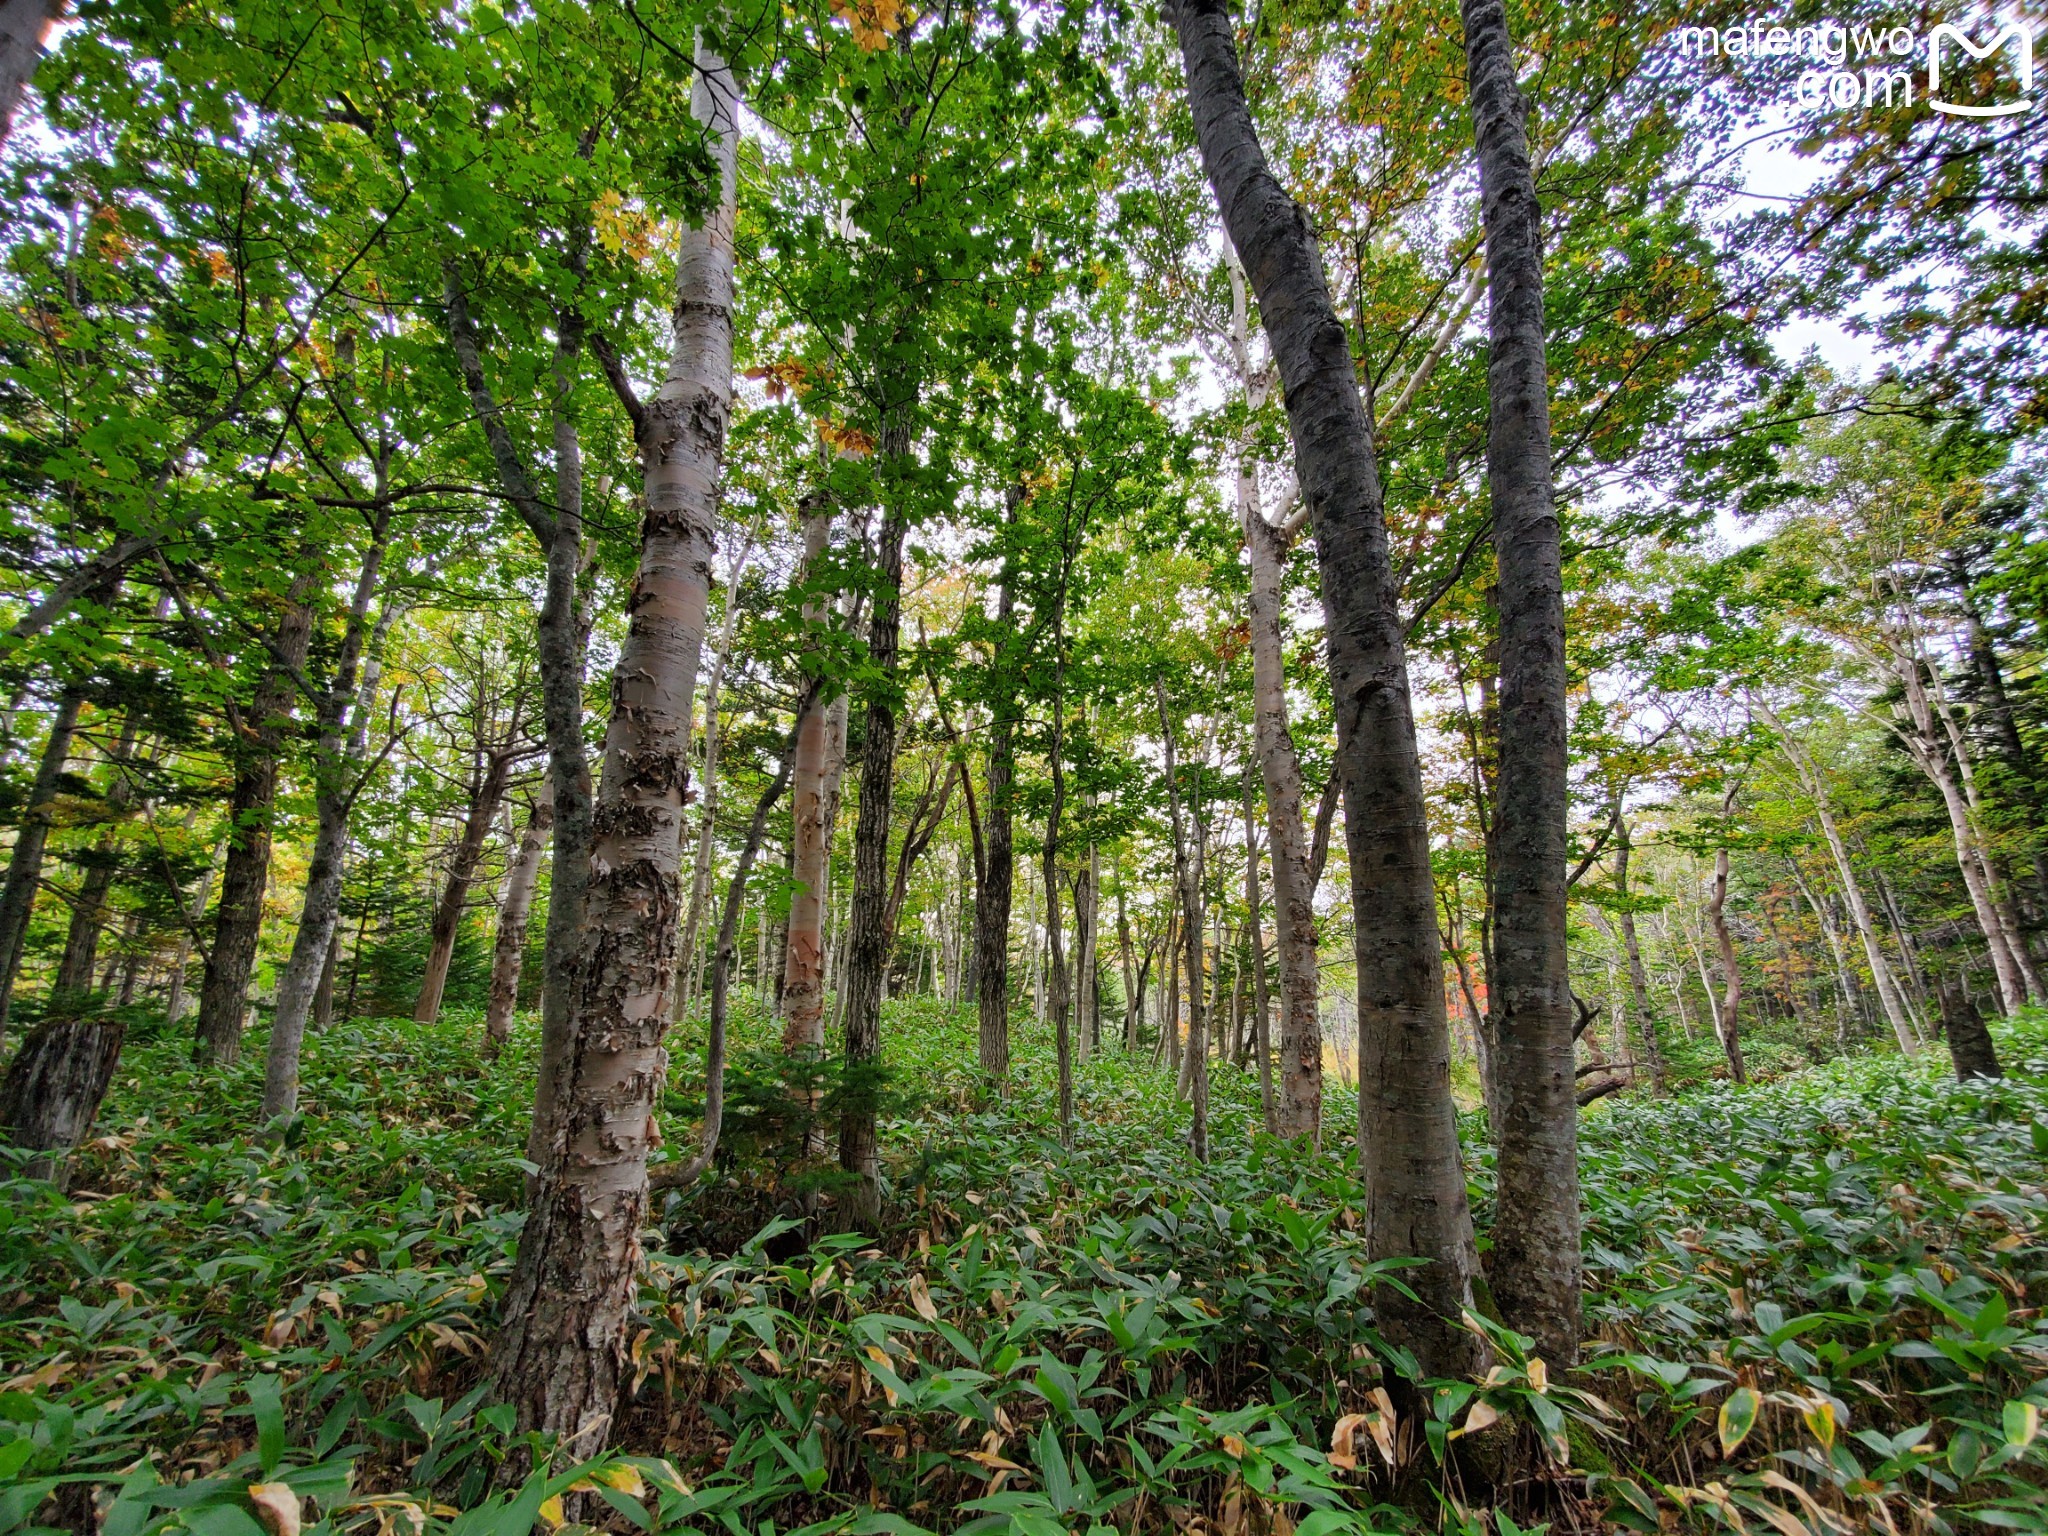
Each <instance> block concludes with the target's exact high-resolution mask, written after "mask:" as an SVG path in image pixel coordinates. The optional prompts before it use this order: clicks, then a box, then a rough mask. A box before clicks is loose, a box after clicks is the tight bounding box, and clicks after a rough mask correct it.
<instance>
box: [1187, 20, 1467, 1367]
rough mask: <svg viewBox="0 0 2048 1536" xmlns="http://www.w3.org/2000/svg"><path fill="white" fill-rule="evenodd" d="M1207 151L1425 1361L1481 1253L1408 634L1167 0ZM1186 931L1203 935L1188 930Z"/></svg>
mask: <svg viewBox="0 0 2048 1536" xmlns="http://www.w3.org/2000/svg"><path fill="white" fill-rule="evenodd" d="M1174 26H1175V29H1176V31H1177V33H1178V35H1179V41H1180V49H1181V56H1182V59H1183V61H1184V62H1185V64H1186V68H1187V77H1188V100H1189V104H1190V106H1191V108H1192V109H1193V114H1194V121H1195V133H1196V138H1197V140H1198V142H1199V144H1200V147H1201V153H1202V163H1203V167H1204V169H1205V170H1206V172H1207V174H1208V177H1209V180H1210V183H1211V185H1212V186H1214V188H1215V189H1216V200H1217V204H1218V207H1219V208H1220V209H1221V211H1222V214H1223V222H1224V227H1225V230H1226V232H1227V233H1228V235H1229V238H1230V242H1231V244H1232V245H1233V246H1234V247H1235V248H1236V249H1237V252H1238V254H1239V256H1240V257H1241V258H1242V259H1243V262H1244V266H1245V271H1246V274H1247V276H1249V277H1250V279H1251V282H1252V289H1253V292H1254V293H1255V294H1256V295H1257V297H1258V301H1259V305H1260V308H1261V311H1262V315H1263V320H1264V325H1265V330H1266V334H1267V336H1268V337H1269V338H1270V339H1271V341H1272V344H1273V353H1274V357H1275V359H1276V361H1277V362H1278V363H1279V366H1280V376H1281V382H1282V386H1283V398H1284V400H1285V401H1286V406H1287V418H1288V426H1289V430H1290V433H1291V435H1292V437H1293V441H1294V456H1295V465H1296V471H1297V478H1298V479H1299V481H1300V484H1301V489H1302V496H1303V499H1304V500H1305V501H1306V502H1307V503H1308V507H1309V514H1310V517H1311V519H1312V521H1313V524H1314V527H1315V531H1316V549H1317V559H1318V563H1319V565H1320V567H1321V581H1322V591H1323V609H1324V625H1325V635H1326V653H1327V660H1328V665H1329V670H1330V681H1331V690H1332V694H1333V698H1334V702H1335V713H1336V727H1337V772H1338V773H1339V774H1340V775H1342V778H1343V784H1344V802H1345V809H1346V815H1345V824H1346V837H1347V839H1348V841H1349V845H1350V854H1351V858H1350V865H1351V886H1352V907H1353V911H1354V915H1355V919H1356V920H1355V922H1354V924H1353V928H1354V933H1355V936H1356V937H1355V946H1356V957H1357V964H1358V1004H1359V1035H1360V1039H1361V1042H1362V1044H1361V1060H1360V1078H1361V1082H1363V1083H1368V1084H1371V1085H1372V1087H1371V1088H1370V1089H1368V1090H1367V1091H1365V1092H1363V1093H1361V1095H1360V1098H1361V1104H1362V1106H1363V1108H1362V1110H1361V1116H1362V1120H1363V1126H1364V1131H1365V1139H1366V1144H1367V1147H1368V1156H1367V1170H1366V1172H1367V1179H1366V1182H1367V1188H1368V1203H1369V1206H1370V1238H1369V1251H1370V1253H1371V1254H1372V1256H1373V1257H1375V1258H1392V1257H1396V1256H1412V1257H1416V1258H1419V1259H1421V1260H1423V1261H1424V1262H1423V1263H1422V1265H1421V1266H1419V1267H1417V1268H1414V1269H1408V1270H1404V1271H1403V1272H1402V1280H1403V1283H1404V1284H1405V1285H1406V1287H1407V1288H1408V1289H1409V1290H1410V1291H1412V1293H1413V1295H1414V1300H1412V1301H1411V1300H1409V1299H1408V1298H1407V1297H1405V1296H1403V1295H1401V1294H1399V1293H1397V1292H1395V1291H1393V1290H1392V1289H1391V1288H1389V1289H1388V1290H1386V1291H1383V1292H1381V1293H1380V1294H1379V1296H1378V1298H1377V1305H1378V1306H1379V1308H1380V1312H1379V1317H1380V1326H1381V1328H1382V1329H1383V1331H1385V1332H1386V1333H1387V1335H1388V1336H1389V1337H1390V1338H1391V1339H1393V1340H1394V1341H1395V1342H1397V1343H1400V1344H1402V1345H1404V1346H1406V1347H1408V1348H1410V1349H1412V1350H1413V1351H1414V1352H1415V1355H1416V1357H1417V1362H1418V1364H1419V1365H1420V1367H1421V1369H1422V1372H1423V1374H1424V1375H1426V1376H1429V1375H1436V1376H1447V1375H1463V1374H1466V1373H1467V1372H1468V1371H1469V1370H1471V1369H1473V1368H1475V1367H1477V1366H1479V1365H1480V1364H1481V1362H1482V1361H1483V1359H1484V1356H1485V1350H1484V1348H1483V1346H1482V1345H1481V1343H1480V1341H1479V1340H1478V1339H1477V1338H1476V1337H1475V1336H1474V1335H1473V1334H1472V1333H1471V1332H1470V1331H1468V1330H1467V1329H1466V1328H1465V1327H1464V1326H1463V1324H1462V1319H1463V1314H1464V1311H1465V1309H1466V1308H1467V1307H1468V1306H1469V1305H1470V1304H1471V1300H1472V1282H1473V1279H1474V1276H1475V1275H1476V1274H1477V1272H1478V1253H1477V1250H1476V1247H1475V1245H1474V1242H1473V1236H1472V1217H1471V1211H1470V1208H1469V1207H1468V1205H1467V1203H1466V1197H1465V1174H1464V1166H1463V1163H1462V1161H1461V1159H1460V1156H1459V1151H1458V1127H1457V1118H1456V1108H1455V1105H1454V1104H1453V1102H1452V1099H1451V1077H1450V1071H1451V1069H1450V1033H1449V1022H1448V1018H1447V1016H1446V1013H1445V1009H1444V992H1443V957H1442V953H1441V951H1440V949H1439V947H1438V939H1437V930H1436V891H1435V885H1434V879H1433V876H1432V874H1431V870H1430V860H1429V824H1428V818H1427V814H1426V808H1425V805H1424V800H1423V789H1422V764H1421V758H1420V755H1419V753H1418V751H1417V745H1416V733H1415V717H1414V712H1413V706H1412V702H1411V700H1410V696H1409V687H1408V660H1407V640H1406V633H1405V629H1404V625H1403V621H1402V618H1401V613H1400V605H1399V593H1398V590H1397V584H1396V582H1395V580H1394V572H1393V564H1392V560H1391V556H1390V552H1389V550H1388V546H1387V532H1386V524H1385V521H1384V516H1383V506H1382V500H1381V491H1380V483H1379V466H1378V462H1377V457H1376V455H1375V453H1374V449H1373V442H1372V424H1371V421H1370V419H1369V417H1368V416H1367V413H1366V409H1365V403H1364V402H1363V401H1362V400H1361V399H1360V398H1359V391H1358V384H1357V373H1356V370H1355V368H1354V366H1353V362H1352V357H1351V347H1350V342H1349V339H1348V337H1347V336H1346V333H1345V330H1344V325H1343V322H1342V321H1341V320H1339V319H1338V317H1337V314H1336V310H1335V308H1334V307H1333V306H1332V304H1331V301H1330V293H1329V287H1328V284H1327V282H1326V281H1325V279H1324V276H1323V268H1322V258H1321V254H1320V252H1319V251H1318V250H1317V247H1316V242H1315V238H1314V235H1313V233H1312V232H1311V229H1310V226H1309V223H1308V220H1307V218H1306V217H1305V216H1304V215H1303V213H1302V211H1301V210H1300V208H1299V207H1297V206H1296V205H1295V203H1294V201H1293V199H1291V198H1290V197H1289V196H1288V195H1287V193H1286V191H1285V190H1284V189H1283V188H1282V187H1281V186H1280V184H1279V182H1278V181H1277V180H1275V179H1274V177H1273V175H1272V172H1271V171H1270V170H1269V169H1268V167H1267V164H1266V157H1265V154H1264V152H1263V151H1262V150H1261V149H1260V147H1259V143H1258V138H1257V135H1256V133H1255V131H1254V129H1253V127H1252V120H1251V113H1250V111H1249V109H1248V108H1247V106H1246V104H1245V99H1244V84H1243V80H1242V78H1241V76H1240V75H1239V73H1238V63H1237V48H1236V41H1235V38H1234V36H1233V32H1232V26H1233V23H1232V19H1231V12H1230V10H1229V8H1228V7H1227V6H1226V5H1224V4H1223V3H1222V0H1179V3H1178V4H1177V5H1176V7H1175V11H1174ZM1196 942H1199V940H1197V941H1196Z"/></svg>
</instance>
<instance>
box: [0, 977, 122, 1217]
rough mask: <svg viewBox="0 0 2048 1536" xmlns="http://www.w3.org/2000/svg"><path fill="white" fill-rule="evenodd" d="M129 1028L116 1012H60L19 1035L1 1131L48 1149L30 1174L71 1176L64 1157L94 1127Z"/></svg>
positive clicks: (2, 1097) (60, 1182)
mask: <svg viewBox="0 0 2048 1536" xmlns="http://www.w3.org/2000/svg"><path fill="white" fill-rule="evenodd" d="M126 1033H127V1026H125V1025H124V1024H122V1023H121V1021H120V1020H119V1019H116V1018H109V1017H96V1018H83V1019H67V1018H56V1019H50V1020H48V1021H47V1022H45V1023H43V1024H41V1025H39V1026H38V1027H37V1028H35V1029H33V1030H31V1031H30V1032H29V1035H28V1038H26V1039H25V1040H23V1041H22V1042H21V1049H20V1050H18V1051H16V1052H15V1053H14V1060H13V1061H12V1062H11V1063H9V1065H8V1068H7V1077H6V1080H5V1082H4V1083H0V1135H4V1136H5V1137H6V1138H7V1140H9V1141H10V1142H12V1143H13V1144H14V1145H15V1146H17V1147H22V1148H25V1149H28V1150H31V1151H36V1152H47V1153H48V1154H49V1156H47V1157H39V1158H35V1159H32V1160H31V1161H30V1162H29V1164H28V1166H27V1168H26V1169H25V1170H24V1172H25V1173H26V1175H27V1176H28V1177H29V1178H31V1179H51V1180H54V1181H55V1183H56V1184H57V1186H58V1188H60V1189H61V1188H63V1187H64V1186H65V1185H66V1184H68V1183H69V1182H70V1170H69V1167H68V1164H67V1162H66V1159H67V1158H68V1157H69V1155H70V1153H71V1150H72V1149H73V1148H74V1147H76V1146H77V1145H78V1144H79V1143H80V1142H81V1141H83V1140H85V1138H86V1136H87V1134H88V1133H90V1132H91V1130H92V1123H93V1120H94V1119H95V1118H96V1117H97V1116H98V1114H99V1112H100V1101H101V1100H102V1099H104V1098H105V1097H106V1096H107V1088H108V1086H109V1085H110V1084H111V1083H112V1082H113V1080H114V1069H115V1068H116V1067H117V1066H119V1065H120V1062H121V1041H122V1039H123V1037H124V1036H125V1035H126Z"/></svg>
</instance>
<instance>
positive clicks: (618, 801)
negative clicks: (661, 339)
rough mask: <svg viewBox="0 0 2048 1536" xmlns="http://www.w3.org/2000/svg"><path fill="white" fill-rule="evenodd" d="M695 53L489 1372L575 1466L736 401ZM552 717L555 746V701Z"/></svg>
mask: <svg viewBox="0 0 2048 1536" xmlns="http://www.w3.org/2000/svg"><path fill="white" fill-rule="evenodd" d="M696 62H697V77H696V85H695V89H694V92H693V97H692V102H691V110H692V113H693V115H694V116H695V117H696V119H697V121H698V122H699V123H701V124H703V125H704V128H705V133H706V138H707V142H708V147H709V148H710V149H711V151H712V155H713V161H714V163H715V164H716V165H717V167H718V170H719V197H718V199H717V201H716V203H715V204H714V205H713V206H712V207H711V208H710V209H709V210H708V211H707V212H706V214H705V216H704V219H703V222H702V223H701V224H698V225H695V226H693V227H691V228H689V229H687V230H685V232H684V234H683V237H682V242H681V250H680V252H679V254H678V259H677V270H676V287H675V300H676V302H675V305H674V308H673V312H672V313H673V321H674V331H675V340H674V346H673V349H672V352H671V359H670V365H669V369H668V374H667V377H666V378H665V380H664V381H663V383H662V385H661V388H660V390H659V392H658V393H657V394H656V395H655V396H654V397H653V398H652V399H651V400H649V401H648V402H647V404H646V406H645V408H644V410H641V411H638V412H636V426H637V427H638V429H639V430H638V437H639V442H640V449H641V469H642V475H643V481H644V497H643V499H644V502H645V507H646V511H645V516H644V519H643V521H642V524H641V530H640V559H639V568H638V570H637V572H636V574H635V577H634V581H633V590H632V593H631V595H630V597H629V598H628V600H627V612H628V614H629V615H630V617H629V621H628V627H627V632H626V637H625V640H624V642H623V644H622V645H621V647H620V652H619V661H618V666H617V669H616V671H615V672H614V674H613V678H612V711H611V721H610V725H609V727H608V729H607V731H606V736H605V768H604V780H603V785H604V788H603V800H602V802H601V803H600V804H599V806H598V807H597V809H596V810H595V812H594V813H593V815H592V817H591V821H590V833H591V841H590V844H589V848H588V853H587V857H586V858H585V859H584V861H583V867H582V868H581V869H580V870H579V871H575V872H574V873H573V874H572V872H571V871H570V869H569V868H568V867H567V862H568V861H566V860H563V859H562V858H561V856H560V845H559V843H558V845H557V862H556V865H555V887H556V889H557V890H559V889H560V886H561V885H562V884H563V883H564V881H565V878H569V879H580V881H581V882H582V889H581V891H580V892H579V901H578V904H579V906H580V908H581V913H580V917H581V921H580V923H579V925H578V926H577V929H576V931H574V932H573V933H572V934H570V935H568V936H567V937H566V938H564V936H562V935H561V934H560V933H559V932H558V931H557V930H556V928H555V924H554V919H555V916H556V914H555V912H554V911H553V910H552V908H551V910H550V913H549V919H550V924H549V934H548V939H549V952H550V958H551V962H552V960H553V958H554V957H555V955H556V953H557V950H558V948H559V950H560V952H561V959H562V962H563V964H564V966H565V969H566V972H567V977H566V980H567V982H568V985H566V986H565V985H563V984H562V983H563V980H564V978H563V977H559V976H554V975H551V976H550V978H549V979H550V982H551V983H553V984H555V985H556V987H557V988H558V989H559V992H560V993H561V994H562V995H560V996H559V997H558V999H557V1005H558V1006H559V1007H560V1008H561V1009H562V1014H561V1017H560V1021H559V1027H558V1028H557V1029H556V1031H555V1033H554V1037H553V1039H552V1040H550V1039H548V1038H547V1032H546V1029H545V1023H546V1021H545V1019H544V1021H543V1022H544V1030H543V1052H542V1055H543V1060H542V1072H543V1074H544V1077H543V1084H542V1086H541V1089H540V1091H539V1093H538V1095H537V1103H536V1113H535V1143H536V1146H535V1150H536V1151H537V1153H538V1155H537V1156H533V1158H532V1161H533V1162H534V1163H535V1164H536V1165H537V1171H536V1173H535V1175H534V1177H533V1183H532V1189H531V1193H530V1197H529V1201H528V1208H527V1217H526V1225H525V1227H524V1229H523V1230H522V1231H521V1233H520V1236H519V1249H518V1254H517V1257H516V1259H515V1260H514V1264H513V1271H512V1277H511V1280H510V1282H509V1284H508V1285H507V1288H506V1293H505V1299H504V1303H503V1307H502V1316H503V1319H504V1321H503V1326H502V1328H501V1330H500V1332H499V1335H498V1338H497V1342H496V1344H495V1346H494V1349H493V1352H492V1361H491V1371H492V1389H493V1391H494V1392H495V1394H496V1395H497V1397H498V1398H499V1399H500V1400H501V1401H504V1402H508V1403H510V1404H512V1405H513V1406H514V1408H515V1409H516V1413H517V1423H518V1426H519V1428H520V1429H521V1431H527V1430H534V1431H538V1432H540V1433H541V1434H543V1435H554V1436H559V1437H560V1445H561V1450H562V1453H563V1454H565V1455H568V1456H582V1455H588V1454H590V1453H592V1452H594V1451H595V1450H596V1449H598V1448H599V1447H600V1446H601V1445H602V1444H603V1443H604V1440H605V1437H606V1436H607V1434H608V1432H609V1429H610V1426H611V1423H612V1419H613V1415H614V1414H615V1412H616V1410H617V1408H618V1406H619V1398H620V1394H621V1392H622V1390H623V1389H624V1385H625V1382H626V1379H627V1374H628V1371H629V1369H630V1361H629V1344H630V1341H629V1338H628V1324H629V1323H630V1321H631V1319H632V1314H633V1302H634V1277H635V1272H636V1269H637V1267H638V1263H639V1256H640V1231H641V1228H642V1227H643V1225H644V1224H645V1221H646V1216H647V1153H648V1151H649V1144H650V1140H651V1136H652V1132H653V1128H654V1117H653V1109H654V1102H655V1099H656V1097H657V1096H658V1095H659V1093H660V1091H661V1086H662V1083H663V1080H664V1078H665V1076H666V1072H667V1065H668V1057H667V1053H666V1052H665V1051H664V1050H663V1048H662V1041H663V1037H664V1035H665V1034H666V1031H667V1027H668V1021H669V1016H670V1011H671V1003H672V997H671V989H672V988H673V986H674V984H675V962H676V946H677V941H678V938H679V936H680V926H681V916H682V913H681V889H680V887H681V858H682V818H683V800H684V793H685V790H686V787H687V779H688V762H689V733H690V723H691V712H692V709H693V707H694V703H695V693H696V687H697V672H698V666H699V663H700V661H701V658H702V651H703V639H704V624H705V616H706V612H707V610H708V608H709V606H710V587H711V561H712V556H713V553H714V550H715V547H716V539H715V527H716V517H717V498H718V487H719V482H720V479H721V475H722V471H723V463H724V448H725V431H726V425H727V422H728V419H729V417H730V414H731V409H732V311H733V294H732V285H733V279H732V273H733V226H734V193H735V190H736V184H737V166H736V159H737V144H738V137H739V132H738V93H737V89H736V85H735V81H734V79H733V75H732V72H731V70H730V69H729V68H728V67H727V66H726V64H725V61H724V60H723V59H721V58H719V57H717V56H716V55H715V54H712V53H711V52H710V51H709V50H708V49H706V48H705V47H704V46H703V45H702V44H701V43H700V44H699V47H698V51H697V61H696ZM574 355H575V354H574V353H573V352H571V353H570V354H569V360H573V358H574ZM572 385H573V379H572V378H569V377H566V376H565V377H564V378H563V381H562V397H561V398H562V406H561V408H560V409H559V410H558V416H557V459H558V473H559V460H560V459H561V457H562V455H561V446H562V443H563V441H564V439H565V437H569V435H570V433H571V432H572V430H573V417H572V415H571V413H570V412H569V411H568V410H567V408H566V406H567V399H568V394H569V391H570V388H571V386H572ZM570 441H571V443H572V446H573V438H571V439H570ZM571 489H572V490H575V491H576V495H577V498H578V499H576V500H574V501H571V502H568V503H566V504H565V505H564V507H563V516H562V525H561V526H560V527H558V528H557V530H556V532H555V534H554V537H555V539H556V540H562V539H564V538H566V537H568V536H569V533H570V529H571V527H572V526H573V525H572V524H570V522H569V519H568V506H570V505H574V506H580V489H579V488H576V487H572V488H571ZM579 521H580V520H579ZM552 553H553V551H552V550H551V555H552ZM551 564H552V562H551ZM570 623H571V628H572V633H571V635H570V636H569V637H567V638H571V639H573V640H574V641H575V642H576V644H577V646H578V648H579V650H580V642H581V637H582V628H581V625H580V622H578V621H577V620H575V619H573V618H572V619H571V620H570ZM544 638H545V637H544ZM562 660H564V661H566V660H567V658H562ZM549 713H550V718H549V721H548V728H549V739H550V747H551V749H553V748H554V746H555V740H554V738H555V732H556V727H557V722H556V720H555V719H554V718H553V715H554V710H553V707H552V701H550V711H549ZM564 723H566V722H564ZM551 766H552V768H553V769H554V771H555V784H554V788H555V817H556V823H555V825H556V831H557V835H558V837H559V835H560V832H561V828H562V823H563V821H564V820H565V819H567V818H568V817H569V816H570V815H571V813H572V811H573V809H574V806H573V801H574V797H575V795H576V793H577V786H575V785H573V784H572V785H570V786H568V787H567V788H566V789H565V787H564V785H563V783H562V777H563V775H562V773H561V768H562V766H563V765H562V764H561V763H559V762H555V763H553V764H551ZM565 802H570V803H565Z"/></svg>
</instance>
